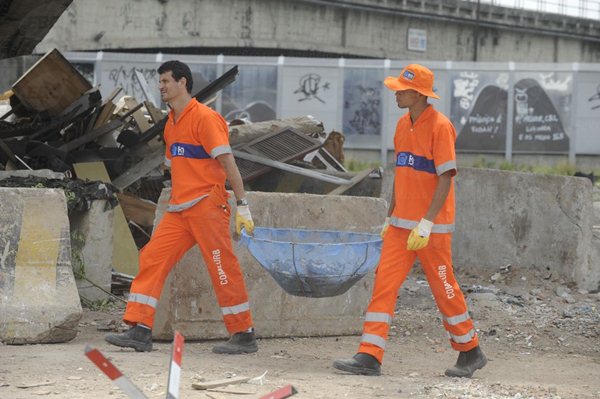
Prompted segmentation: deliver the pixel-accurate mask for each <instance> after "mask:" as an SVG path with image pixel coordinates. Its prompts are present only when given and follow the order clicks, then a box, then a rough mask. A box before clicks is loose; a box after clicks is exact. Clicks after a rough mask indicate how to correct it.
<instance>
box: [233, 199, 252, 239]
mask: <svg viewBox="0 0 600 399" xmlns="http://www.w3.org/2000/svg"><path fill="white" fill-rule="evenodd" d="M242 227H243V228H245V229H246V233H248V234H250V235H252V233H253V232H254V221H253V220H252V215H251V214H250V208H248V205H238V207H237V211H236V212H235V232H236V233H237V234H238V235H240V234H242Z"/></svg>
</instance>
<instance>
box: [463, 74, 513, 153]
mask: <svg viewBox="0 0 600 399" xmlns="http://www.w3.org/2000/svg"><path fill="white" fill-rule="evenodd" d="M507 85H508V76H507V75H506V74H504V73H500V74H498V73H493V72H488V73H486V72H481V73H479V72H473V71H468V72H460V73H459V74H458V75H457V76H456V77H455V78H454V79H453V80H452V89H453V90H452V93H453V95H452V100H451V102H452V104H451V105H452V108H451V109H452V111H451V116H452V119H453V121H454V123H455V125H456V129H457V131H458V132H459V134H458V138H457V140H456V148H458V149H462V150H480V151H481V150H484V151H498V152H501V151H503V150H504V148H505V143H506V112H507V98H508V95H507V93H508V92H507Z"/></svg>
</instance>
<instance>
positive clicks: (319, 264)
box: [242, 227, 382, 298]
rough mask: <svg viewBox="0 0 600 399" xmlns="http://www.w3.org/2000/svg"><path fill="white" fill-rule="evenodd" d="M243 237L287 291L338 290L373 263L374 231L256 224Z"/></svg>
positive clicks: (326, 293)
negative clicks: (282, 227)
mask: <svg viewBox="0 0 600 399" xmlns="http://www.w3.org/2000/svg"><path fill="white" fill-rule="evenodd" d="M242 240H243V243H244V244H245V245H246V246H247V247H248V250H249V251H250V253H251V254H252V256H254V258H255V259H256V260H257V261H258V262H259V263H260V264H261V266H262V267H263V268H265V269H266V270H267V271H268V272H269V274H271V276H272V277H273V278H274V279H275V281H277V283H278V284H279V285H280V286H281V288H283V289H284V290H285V291H286V292H287V293H288V294H291V295H296V296H303V297H312V298H322V297H330V296H336V295H341V294H343V293H344V292H346V291H348V289H350V287H352V286H353V285H354V284H355V283H356V282H357V281H358V280H360V279H361V278H362V277H364V276H365V275H366V274H367V273H369V272H370V271H372V270H373V269H375V267H376V266H377V264H378V263H379V256H380V254H381V243H382V241H381V238H380V237H379V234H370V233H353V232H346V231H330V230H301V229H276V228H267V227H256V228H255V229H254V234H253V236H249V235H248V234H247V233H246V231H244V230H242Z"/></svg>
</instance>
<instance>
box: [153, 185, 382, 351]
mask: <svg viewBox="0 0 600 399" xmlns="http://www.w3.org/2000/svg"><path fill="white" fill-rule="evenodd" d="M169 194H170V191H169V189H165V190H163V193H162V195H161V198H160V200H159V204H158V210H157V220H160V218H161V216H162V215H163V214H164V209H165V201H166V200H167V199H168V196H169ZM248 200H249V202H250V208H251V211H252V215H253V219H254V221H255V223H256V225H257V226H264V227H280V228H291V227H293V228H302V229H331V230H347V231H363V232H379V230H380V228H381V224H382V222H383V220H384V218H385V214H386V204H385V201H383V200H381V199H379V198H367V197H350V196H321V195H310V194H284V193H262V192H251V193H248ZM232 219H233V218H232ZM155 226H156V223H155ZM232 227H233V226H232ZM234 251H235V253H236V255H237V256H238V259H239V261H240V263H241V265H242V268H243V271H244V276H245V278H246V283H247V288H248V293H249V296H250V307H251V310H252V312H253V318H254V321H255V325H256V329H257V333H258V335H259V336H262V337H284V336H327V335H346V334H348V335H350V334H358V333H360V331H361V330H362V316H363V314H364V311H365V309H366V306H367V305H368V301H369V299H370V295H371V289H372V274H369V275H367V276H366V277H364V278H363V279H362V280H360V281H359V282H358V283H357V284H356V285H354V286H353V287H352V288H351V289H350V290H349V291H347V292H346V293H344V294H342V295H340V296H336V297H330V298H305V297H298V296H291V295H288V294H287V293H285V292H284V291H283V289H282V288H280V287H279V286H278V285H277V283H276V282H275V281H274V280H273V279H272V278H271V276H270V275H269V274H268V273H267V272H266V271H265V270H264V269H263V268H262V267H261V266H260V265H259V264H258V262H257V261H256V260H255V259H254V258H253V257H252V255H250V253H249V252H248V251H247V249H246V248H245V247H244V246H242V245H241V244H240V243H234ZM173 330H178V331H180V332H181V333H182V334H183V335H184V336H185V337H186V339H210V338H222V337H226V336H227V332H226V330H225V328H224V326H223V322H222V319H221V313H220V309H219V307H218V305H217V302H216V298H215V296H214V291H213V289H212V286H211V284H210V280H209V277H208V273H207V272H206V267H205V265H204V262H203V261H202V259H201V256H200V253H199V251H198V249H197V248H193V249H191V250H190V251H189V252H188V253H187V254H186V255H185V256H184V258H183V259H182V260H181V261H180V262H179V263H178V264H177V265H176V266H175V268H174V269H173V270H172V271H171V274H170V276H169V278H168V279H167V282H166V284H165V288H164V290H163V293H162V296H161V299H160V301H159V305H158V309H157V314H156V319H155V326H154V330H153V333H154V336H155V337H156V338H162V339H170V337H171V336H172V332H173Z"/></svg>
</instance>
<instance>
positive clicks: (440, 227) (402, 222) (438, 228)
mask: <svg viewBox="0 0 600 399" xmlns="http://www.w3.org/2000/svg"><path fill="white" fill-rule="evenodd" d="M390 224H391V225H392V226H395V227H400V228H401V229H408V230H412V229H414V228H415V227H417V225H418V224H419V222H417V221H415V220H408V219H402V218H397V217H395V216H392V217H390ZM453 231H454V223H452V224H434V225H433V227H432V228H431V232H432V233H452V232H453Z"/></svg>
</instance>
